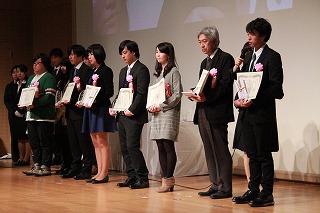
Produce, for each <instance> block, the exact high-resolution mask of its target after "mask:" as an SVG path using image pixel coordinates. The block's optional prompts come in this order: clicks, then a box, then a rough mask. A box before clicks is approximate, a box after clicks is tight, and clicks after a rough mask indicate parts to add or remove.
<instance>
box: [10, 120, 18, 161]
mask: <svg viewBox="0 0 320 213" xmlns="http://www.w3.org/2000/svg"><path fill="white" fill-rule="evenodd" d="M8 117H9V127H10V136H11V157H12V161H13V162H16V161H18V160H19V148H18V139H17V137H16V135H15V131H14V130H15V127H14V120H13V119H14V117H13V116H12V115H8Z"/></svg>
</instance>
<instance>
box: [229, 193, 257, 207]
mask: <svg viewBox="0 0 320 213" xmlns="http://www.w3.org/2000/svg"><path fill="white" fill-rule="evenodd" d="M258 195H259V191H251V190H248V191H246V192H245V193H244V194H243V195H242V196H238V197H234V198H232V202H234V203H236V204H244V203H249V202H250V201H252V200H254V199H256V198H257V197H258Z"/></svg>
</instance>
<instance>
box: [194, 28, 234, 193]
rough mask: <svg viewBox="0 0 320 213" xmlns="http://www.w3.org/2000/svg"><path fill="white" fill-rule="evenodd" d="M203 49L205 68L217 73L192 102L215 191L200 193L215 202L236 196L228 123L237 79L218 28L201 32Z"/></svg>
mask: <svg viewBox="0 0 320 213" xmlns="http://www.w3.org/2000/svg"><path fill="white" fill-rule="evenodd" d="M198 41H199V44H200V48H201V50H202V52H203V53H204V54H206V55H207V58H206V59H204V60H203V61H202V62H201V66H200V73H199V76H201V74H202V72H203V70H204V69H206V70H208V71H209V70H211V69H212V68H215V69H216V70H217V74H216V75H209V77H208V79H207V81H206V83H205V86H204V88H203V91H202V93H200V94H196V95H194V96H192V97H190V98H189V99H191V100H193V101H197V107H196V112H195V115H194V123H195V124H198V127H199V131H200V135H201V138H202V141H203V146H204V151H205V156H206V161H207V165H208V170H209V176H210V181H211V182H212V186H211V188H210V189H209V190H208V191H206V192H199V193H198V194H199V195H200V196H210V197H211V198H212V199H221V198H228V197H231V196H232V158H231V155H230V151H229V148H228V123H229V122H232V121H234V115H233V86H232V85H233V80H232V78H231V73H230V72H229V69H230V68H232V67H233V65H234V59H233V57H232V56H231V55H230V54H229V53H226V52H223V51H222V50H221V49H220V48H219V43H220V41H219V33H218V30H217V29H216V28H215V27H205V28H203V29H202V30H201V31H200V32H199V33H198Z"/></svg>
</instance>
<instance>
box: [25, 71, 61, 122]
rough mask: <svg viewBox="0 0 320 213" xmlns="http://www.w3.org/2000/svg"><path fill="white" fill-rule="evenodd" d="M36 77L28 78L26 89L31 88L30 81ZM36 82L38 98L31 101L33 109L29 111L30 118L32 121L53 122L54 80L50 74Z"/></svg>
mask: <svg viewBox="0 0 320 213" xmlns="http://www.w3.org/2000/svg"><path fill="white" fill-rule="evenodd" d="M35 76H36V75H32V76H30V78H29V79H28V82H27V87H31V86H33V83H32V84H31V82H32V79H33V78H34V77H35ZM37 82H39V86H38V88H39V94H40V95H39V96H38V97H35V98H34V100H33V106H34V108H32V109H30V118H29V119H28V118H27V120H29V121H30V120H34V121H54V120H55V95H56V80H55V78H54V76H53V75H52V74H50V73H48V72H47V73H45V74H44V75H43V76H42V77H41V78H40V79H39V80H38V81H37Z"/></svg>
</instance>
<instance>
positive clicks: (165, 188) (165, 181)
mask: <svg viewBox="0 0 320 213" xmlns="http://www.w3.org/2000/svg"><path fill="white" fill-rule="evenodd" d="M174 184H175V179H174V177H170V178H162V185H161V186H160V188H159V189H158V190H157V192H158V193H164V192H173V188H174Z"/></svg>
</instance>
